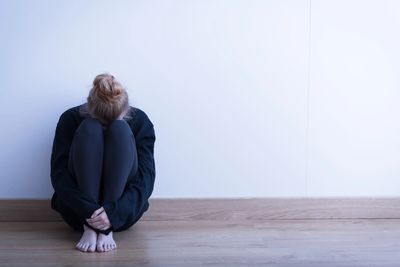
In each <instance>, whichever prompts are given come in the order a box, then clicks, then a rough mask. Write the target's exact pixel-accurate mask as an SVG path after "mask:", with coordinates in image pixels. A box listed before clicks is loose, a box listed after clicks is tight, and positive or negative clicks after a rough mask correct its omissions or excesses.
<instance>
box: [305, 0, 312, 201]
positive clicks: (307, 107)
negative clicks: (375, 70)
mask: <svg viewBox="0 0 400 267" xmlns="http://www.w3.org/2000/svg"><path fill="white" fill-rule="evenodd" d="M311 1H312V0H309V6H308V55H307V60H308V62H307V63H308V64H307V65H308V66H307V87H306V129H305V138H306V140H305V168H304V169H305V170H304V177H305V183H304V191H305V196H306V197H308V162H309V159H308V157H309V138H310V137H309V134H310V133H309V132H310V87H311Z"/></svg>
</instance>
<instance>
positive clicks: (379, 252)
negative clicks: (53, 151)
mask: <svg viewBox="0 0 400 267" xmlns="http://www.w3.org/2000/svg"><path fill="white" fill-rule="evenodd" d="M79 237H80V234H79V233H77V232H74V231H73V230H71V229H70V228H68V226H67V225H66V224H65V223H63V222H7V223H6V222H3V223H0V238H1V240H2V242H0V266H28V265H29V266H289V267H291V266H307V267H309V266H311V267H317V266H318V267H320V266H328V267H329V266H335V267H336V266H349V267H350V266H351V267H357V266H399V262H400V253H399V250H400V220H272V221H260V220H258V221H249V220H245V221H240V220H237V221H229V220H225V221H224V220H199V221H194V220H191V221H139V222H138V223H137V224H135V225H134V226H133V227H132V228H131V229H129V230H127V231H124V232H119V233H115V240H116V242H117V244H118V249H117V250H116V251H113V252H108V253H82V252H79V251H77V250H75V249H74V245H75V242H76V241H77V240H78V239H79Z"/></svg>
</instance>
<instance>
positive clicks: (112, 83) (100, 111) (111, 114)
mask: <svg viewBox="0 0 400 267" xmlns="http://www.w3.org/2000/svg"><path fill="white" fill-rule="evenodd" d="M86 100H87V103H86V105H84V107H83V110H82V111H83V112H82V113H86V114H88V115H90V116H91V117H93V118H97V119H99V120H100V121H101V122H102V123H103V124H108V123H110V122H111V121H113V120H115V119H117V118H118V117H119V116H120V115H121V114H122V113H125V116H124V119H126V118H130V116H129V114H128V113H129V112H128V111H129V109H130V106H129V97H128V92H127V91H126V89H125V88H124V87H123V86H122V85H121V84H120V83H119V82H118V81H117V80H116V79H115V77H114V76H113V75H111V74H109V73H102V74H99V75H97V76H96V77H95V78H94V80H93V87H92V88H91V89H90V91H89V95H88V97H87V99H86Z"/></svg>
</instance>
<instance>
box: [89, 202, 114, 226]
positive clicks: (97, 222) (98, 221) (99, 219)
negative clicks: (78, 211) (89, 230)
mask: <svg viewBox="0 0 400 267" xmlns="http://www.w3.org/2000/svg"><path fill="white" fill-rule="evenodd" d="M86 221H87V223H88V224H89V225H90V226H92V227H93V228H96V229H99V230H107V229H108V228H110V227H111V223H110V220H109V219H108V216H107V213H106V211H105V210H104V208H103V207H100V208H99V209H97V210H95V211H94V212H93V214H92V216H91V217H90V218H89V219H86Z"/></svg>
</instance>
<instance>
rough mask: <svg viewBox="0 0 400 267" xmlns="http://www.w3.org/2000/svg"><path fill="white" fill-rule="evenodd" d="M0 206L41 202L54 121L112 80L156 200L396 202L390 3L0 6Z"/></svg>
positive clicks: (398, 161)
mask: <svg viewBox="0 0 400 267" xmlns="http://www.w3.org/2000/svg"><path fill="white" fill-rule="evenodd" d="M1 4H2V5H1V9H0V36H1V42H0V59H1V60H0V81H1V89H0V120H1V129H2V130H1V132H0V148H1V150H0V151H1V152H0V171H1V176H0V177H1V179H0V198H48V197H50V196H51V194H52V188H51V184H50V176H49V174H50V169H49V168H50V153H51V145H52V141H53V137H54V130H55V126H56V123H57V120H58V118H59V116H60V114H61V113H62V112H63V111H64V110H65V109H67V108H69V107H71V106H74V105H77V104H80V103H83V102H84V101H85V98H86V95H87V93H88V90H89V88H90V85H91V82H92V80H93V78H94V76H95V75H96V74H98V73H100V72H103V71H108V72H111V73H113V74H114V75H115V76H116V77H117V78H118V79H119V80H120V81H121V82H122V83H123V84H124V85H125V86H126V87H128V89H129V94H130V97H131V101H132V104H133V105H134V106H138V107H139V108H141V109H143V110H144V111H145V112H146V113H147V114H148V115H149V117H150V118H151V120H152V121H153V123H154V124H155V130H156V135H157V141H156V150H155V152H156V155H155V157H156V164H157V178H156V181H157V182H156V185H155V189H154V193H153V197H275V196H398V195H399V194H400V179H396V178H398V177H399V176H400V141H399V140H400V120H399V116H398V114H399V112H400V105H399V104H398V103H400V87H399V85H400V78H399V77H400V76H399V73H400V52H399V51H400V49H399V47H400V37H399V35H398V34H397V32H398V29H399V26H400V16H398V11H399V10H400V2H398V1H395V0H393V1H378V0H374V1H361V0H360V1H355V0H352V1H333V0H332V1H322V0H312V2H310V0H302V1H300V0H292V1H283V0H271V1H264V0H260V1H247V0H238V1H230V0H229V1H228V0H226V1H223V0H202V1H194V0H193V1H178V0H171V1H161V0H160V1H94V0H93V1H78V0H76V1H66V0H65V1H50V0H42V1H28V0H26V1H12V0H8V1H2V2H1Z"/></svg>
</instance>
